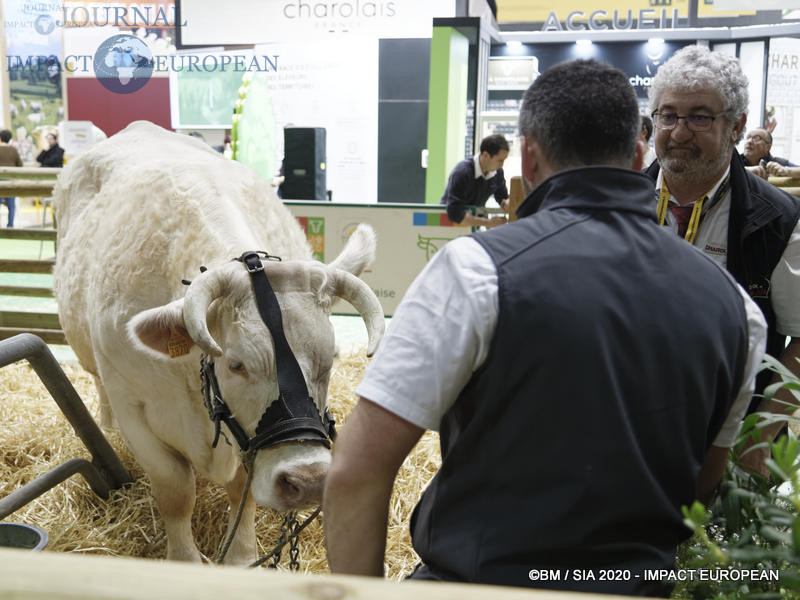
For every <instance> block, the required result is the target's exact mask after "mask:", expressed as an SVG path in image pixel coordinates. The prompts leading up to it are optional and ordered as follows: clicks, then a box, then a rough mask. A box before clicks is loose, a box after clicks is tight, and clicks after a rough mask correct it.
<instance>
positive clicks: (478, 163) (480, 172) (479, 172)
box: [472, 154, 497, 180]
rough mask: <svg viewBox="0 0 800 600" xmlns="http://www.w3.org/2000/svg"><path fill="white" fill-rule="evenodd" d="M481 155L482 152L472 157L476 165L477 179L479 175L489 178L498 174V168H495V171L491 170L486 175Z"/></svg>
mask: <svg viewBox="0 0 800 600" xmlns="http://www.w3.org/2000/svg"><path fill="white" fill-rule="evenodd" d="M479 157H480V154H476V155H475V156H473V157H472V163H473V164H474V165H475V179H478V177H483V178H484V179H486V180H489V179H491V178H492V177H494V176H495V175H496V174H497V170H496V169H495V170H494V171H490V172H489V173H487V174H486V175H484V174H483V169H481V161H480V158H479Z"/></svg>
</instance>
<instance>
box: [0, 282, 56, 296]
mask: <svg viewBox="0 0 800 600" xmlns="http://www.w3.org/2000/svg"><path fill="white" fill-rule="evenodd" d="M0 296H23V297H25V298H52V297H53V288H51V287H37V286H33V285H0Z"/></svg>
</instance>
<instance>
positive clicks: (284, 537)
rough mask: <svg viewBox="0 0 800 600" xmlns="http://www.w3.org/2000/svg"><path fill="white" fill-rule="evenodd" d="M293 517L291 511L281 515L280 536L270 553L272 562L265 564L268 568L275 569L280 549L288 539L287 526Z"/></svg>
mask: <svg viewBox="0 0 800 600" xmlns="http://www.w3.org/2000/svg"><path fill="white" fill-rule="evenodd" d="M293 518H294V513H293V512H290V513H287V514H285V515H284V516H283V522H282V523H281V537H279V538H278V542H277V543H276V544H275V550H274V551H273V553H272V562H271V563H270V564H268V565H267V567H269V568H270V569H277V568H278V563H279V562H281V550H282V549H283V547H284V546H285V545H286V542H287V541H289V528H290V523H291V520H292V519H293Z"/></svg>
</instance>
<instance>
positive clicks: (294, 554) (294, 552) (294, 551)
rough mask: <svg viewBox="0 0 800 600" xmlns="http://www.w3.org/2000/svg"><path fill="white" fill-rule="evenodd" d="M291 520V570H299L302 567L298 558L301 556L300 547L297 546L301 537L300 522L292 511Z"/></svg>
mask: <svg viewBox="0 0 800 600" xmlns="http://www.w3.org/2000/svg"><path fill="white" fill-rule="evenodd" d="M290 515H291V520H290V521H289V532H290V534H289V535H290V537H289V540H290V541H289V570H290V571H297V570H299V569H300V563H299V562H298V560H297V559H298V558H299V557H300V548H298V547H297V543H298V540H299V538H300V523H298V522H297V518H296V516H295V514H294V513H290Z"/></svg>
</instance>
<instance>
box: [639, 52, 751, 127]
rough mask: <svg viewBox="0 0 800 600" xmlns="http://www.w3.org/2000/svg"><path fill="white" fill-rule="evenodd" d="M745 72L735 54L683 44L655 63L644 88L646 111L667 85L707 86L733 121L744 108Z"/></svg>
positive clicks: (684, 87)
mask: <svg viewBox="0 0 800 600" xmlns="http://www.w3.org/2000/svg"><path fill="white" fill-rule="evenodd" d="M747 85H748V81H747V76H746V75H745V74H744V72H742V66H741V64H740V63H739V59H738V58H734V57H732V56H728V55H727V54H723V53H721V52H712V51H711V50H709V49H708V48H706V47H704V46H686V47H685V48H681V49H680V50H678V51H677V52H676V53H675V54H673V55H672V57H671V58H670V59H669V60H668V61H667V62H665V63H664V64H663V65H661V67H659V69H658V72H657V73H656V76H655V77H654V78H653V82H652V85H651V86H650V90H649V92H648V100H649V104H650V111H651V112H652V111H654V110H656V109H657V108H658V101H659V99H660V97H661V94H662V93H663V92H664V91H665V90H667V89H679V90H696V89H699V88H703V87H710V88H712V89H715V90H716V91H717V92H719V95H720V97H721V98H722V101H723V102H724V103H725V112H726V113H727V114H726V117H727V119H728V121H729V122H734V121H736V120H737V119H739V117H741V116H742V115H743V114H745V113H746V112H747V107H748V103H749V94H748V91H747Z"/></svg>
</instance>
